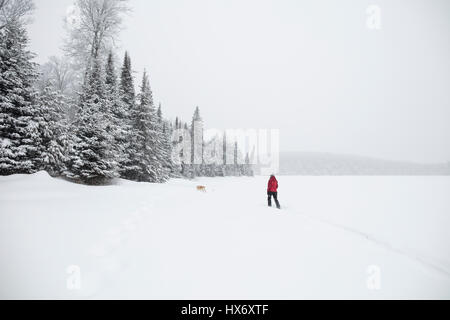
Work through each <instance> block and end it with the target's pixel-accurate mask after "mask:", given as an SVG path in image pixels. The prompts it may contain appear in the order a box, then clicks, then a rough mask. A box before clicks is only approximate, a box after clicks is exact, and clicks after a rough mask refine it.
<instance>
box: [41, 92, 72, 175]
mask: <svg viewBox="0 0 450 320" xmlns="http://www.w3.org/2000/svg"><path fill="white" fill-rule="evenodd" d="M65 104H66V101H65V100H64V97H63V96H62V95H61V94H60V93H59V92H56V91H55V89H54V85H52V84H50V85H49V86H48V87H46V88H45V89H44V91H43V92H42V93H41V95H40V96H39V115H40V121H39V133H40V153H39V154H40V157H41V168H40V169H41V170H45V171H47V172H48V173H49V174H50V175H52V176H58V175H60V174H61V173H62V172H63V171H64V170H65V160H66V157H65V148H66V144H67V131H66V128H67V124H66V122H65V118H64V112H63V106H64V105H65Z"/></svg>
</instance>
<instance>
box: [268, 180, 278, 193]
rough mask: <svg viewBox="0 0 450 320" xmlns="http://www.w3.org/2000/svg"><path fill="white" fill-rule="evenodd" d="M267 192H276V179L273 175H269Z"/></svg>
mask: <svg viewBox="0 0 450 320" xmlns="http://www.w3.org/2000/svg"><path fill="white" fill-rule="evenodd" d="M267 192H278V181H277V178H275V177H270V180H269V186H268V188H267Z"/></svg>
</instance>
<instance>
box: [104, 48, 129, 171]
mask: <svg viewBox="0 0 450 320" xmlns="http://www.w3.org/2000/svg"><path fill="white" fill-rule="evenodd" d="M105 69H106V70H105V73H106V75H105V94H106V103H107V110H108V114H109V124H110V128H109V132H110V134H111V136H112V139H113V141H112V143H113V144H112V149H113V154H114V160H115V162H116V164H117V169H118V172H119V173H120V172H121V171H122V168H124V167H125V166H126V163H127V159H128V158H127V152H126V150H127V147H128V144H129V143H128V139H127V137H128V133H129V132H130V129H131V126H130V116H129V109H128V107H127V105H126V104H125V102H124V101H123V100H122V98H121V96H120V90H119V83H118V82H119V81H118V77H117V74H116V68H115V63H114V57H113V53H112V52H110V53H109V55H108V61H107V63H106V68H105Z"/></svg>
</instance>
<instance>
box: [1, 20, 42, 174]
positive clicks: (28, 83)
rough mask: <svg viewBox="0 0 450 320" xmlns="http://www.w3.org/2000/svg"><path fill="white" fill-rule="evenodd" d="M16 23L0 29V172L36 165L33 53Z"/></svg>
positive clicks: (31, 169) (30, 170) (26, 170)
mask: <svg viewBox="0 0 450 320" xmlns="http://www.w3.org/2000/svg"><path fill="white" fill-rule="evenodd" d="M27 44H28V37H27V33H26V30H25V28H24V27H23V26H22V25H21V24H20V23H19V22H11V23H8V24H7V25H5V26H4V28H3V29H1V30H0V175H11V174H18V173H23V174H27V173H34V172H36V171H37V170H39V166H40V159H41V157H40V154H39V151H40V148H39V145H40V136H39V131H38V122H39V119H38V118H39V115H38V111H37V108H38V106H37V104H36V97H37V92H36V90H35V89H34V87H33V83H34V81H36V79H37V77H38V76H37V73H36V70H37V65H36V64H34V63H33V62H31V60H32V59H33V58H34V55H33V54H32V53H31V52H29V51H27V49H26V47H27Z"/></svg>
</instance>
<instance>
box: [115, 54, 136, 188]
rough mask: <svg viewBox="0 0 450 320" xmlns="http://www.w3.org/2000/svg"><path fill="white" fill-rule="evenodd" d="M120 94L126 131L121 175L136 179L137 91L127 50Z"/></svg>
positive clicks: (120, 165) (120, 166)
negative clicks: (133, 116) (134, 121)
mask: <svg viewBox="0 0 450 320" xmlns="http://www.w3.org/2000/svg"><path fill="white" fill-rule="evenodd" d="M119 95H120V97H121V100H122V108H123V113H124V115H123V116H124V117H123V118H122V119H121V120H122V124H123V126H124V128H126V132H123V136H122V139H123V144H122V146H123V147H124V152H123V153H122V157H121V160H120V164H119V173H120V176H121V177H122V178H124V179H128V180H136V174H137V171H139V167H136V163H133V161H132V158H133V157H134V156H135V155H134V154H133V153H134V150H135V148H134V146H132V143H133V141H135V139H136V129H135V127H134V123H133V121H132V113H133V112H135V110H134V109H135V106H136V92H135V89H134V78H133V70H132V68H131V59H130V56H129V54H128V52H125V57H124V60H123V66H122V70H121V74H120V86H119Z"/></svg>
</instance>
